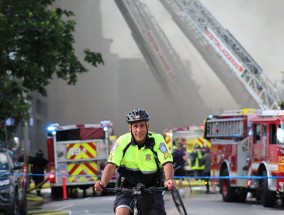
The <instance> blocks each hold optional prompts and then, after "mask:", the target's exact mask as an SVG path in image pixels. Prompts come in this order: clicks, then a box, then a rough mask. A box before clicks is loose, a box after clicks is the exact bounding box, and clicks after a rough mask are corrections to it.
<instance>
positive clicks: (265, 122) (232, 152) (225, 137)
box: [204, 109, 284, 207]
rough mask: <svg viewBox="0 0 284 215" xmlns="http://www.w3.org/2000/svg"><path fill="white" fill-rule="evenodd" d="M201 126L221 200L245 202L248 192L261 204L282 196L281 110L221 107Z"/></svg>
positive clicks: (283, 127) (283, 128)
mask: <svg viewBox="0 0 284 215" xmlns="http://www.w3.org/2000/svg"><path fill="white" fill-rule="evenodd" d="M204 129H205V130H204V138H205V139H207V140H209V141H210V142H211V155H212V166H211V167H212V168H211V177H212V183H214V184H217V185H219V186H220V193H221V194H222V198H223V201H225V202H234V201H235V202H245V201H246V199H247V194H248V192H250V194H251V195H252V196H253V197H255V198H256V199H257V200H258V201H261V203H262V205H263V206H264V207H274V205H275V203H276V202H277V201H276V200H278V199H281V200H282V201H283V200H284V195H283V194H284V111H283V110H261V109H259V110H255V109H241V110H234V111H225V112H223V113H221V114H217V115H210V116H208V118H207V119H206V120H205V126H204Z"/></svg>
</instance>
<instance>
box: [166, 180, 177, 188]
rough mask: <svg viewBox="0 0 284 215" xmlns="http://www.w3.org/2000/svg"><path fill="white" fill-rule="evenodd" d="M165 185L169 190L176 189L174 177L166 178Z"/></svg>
mask: <svg viewBox="0 0 284 215" xmlns="http://www.w3.org/2000/svg"><path fill="white" fill-rule="evenodd" d="M164 185H165V187H167V188H168V189H169V190H174V189H176V182H175V180H174V179H168V180H166V181H165V182H164Z"/></svg>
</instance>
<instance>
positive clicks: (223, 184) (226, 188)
mask: <svg viewBox="0 0 284 215" xmlns="http://www.w3.org/2000/svg"><path fill="white" fill-rule="evenodd" d="M221 176H229V171H228V169H224V170H223V171H222V174H221ZM220 188H221V194H222V198H223V201H224V202H234V201H236V200H237V195H236V192H235V188H233V187H231V181H230V179H220Z"/></svg>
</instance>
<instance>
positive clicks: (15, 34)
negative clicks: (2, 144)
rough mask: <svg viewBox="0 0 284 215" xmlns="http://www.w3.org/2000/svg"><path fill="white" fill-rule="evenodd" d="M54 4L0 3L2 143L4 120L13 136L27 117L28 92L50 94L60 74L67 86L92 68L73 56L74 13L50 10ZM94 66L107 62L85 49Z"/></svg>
mask: <svg viewBox="0 0 284 215" xmlns="http://www.w3.org/2000/svg"><path fill="white" fill-rule="evenodd" d="M54 1H55V0H1V1H0V86H1V90H0V140H3V139H4V138H5V133H6V134H7V127H6V126H5V121H6V120H7V119H13V121H14V123H13V125H12V126H9V127H8V133H9V134H11V133H12V132H13V131H15V129H16V128H17V127H18V126H19V125H21V124H22V123H24V122H25V121H26V120H28V118H29V113H28V111H29V105H28V104H27V103H26V102H25V98H24V96H23V95H24V94H25V93H29V92H38V93H40V94H41V95H43V96H46V95H47V92H46V86H47V85H48V84H49V83H50V80H51V79H52V78H54V77H56V76H57V78H59V79H63V80H65V81H66V82H67V84H69V85H74V84H76V82H77V76H78V75H79V74H80V73H85V72H87V71H88V70H87V69H86V68H85V67H84V66H83V65H82V63H81V62H80V61H79V60H78V58H77V57H76V56H75V50H74V47H73V45H74V43H75V40H74V36H73V33H74V30H75V25H76V23H75V21H74V20H73V19H72V18H73V17H74V14H73V12H72V11H68V10H64V9H61V8H52V7H51V6H52V3H53V2H54ZM83 52H84V55H85V58H84V60H85V61H86V62H88V63H90V64H92V65H93V66H94V67H97V66H98V64H103V59H102V56H101V54H100V53H97V52H92V51H90V50H88V49H85V50H83Z"/></svg>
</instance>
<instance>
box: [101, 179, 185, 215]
mask: <svg viewBox="0 0 284 215" xmlns="http://www.w3.org/2000/svg"><path fill="white" fill-rule="evenodd" d="M104 191H106V192H113V193H116V194H117V193H128V194H131V195H132V196H134V199H133V202H131V207H133V212H132V214H133V215H145V207H144V205H143V202H142V193H155V192H162V193H163V194H164V193H165V191H169V190H168V188H167V187H147V188H146V187H145V185H143V184H141V183H138V184H137V185H136V186H135V187H133V188H121V187H115V188H105V189H104ZM170 192H171V194H172V197H173V200H174V203H175V206H176V207H177V210H178V211H179V213H180V214H181V215H187V213H186V209H185V207H184V204H183V202H182V199H181V197H180V195H179V192H178V190H172V191H170Z"/></svg>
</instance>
